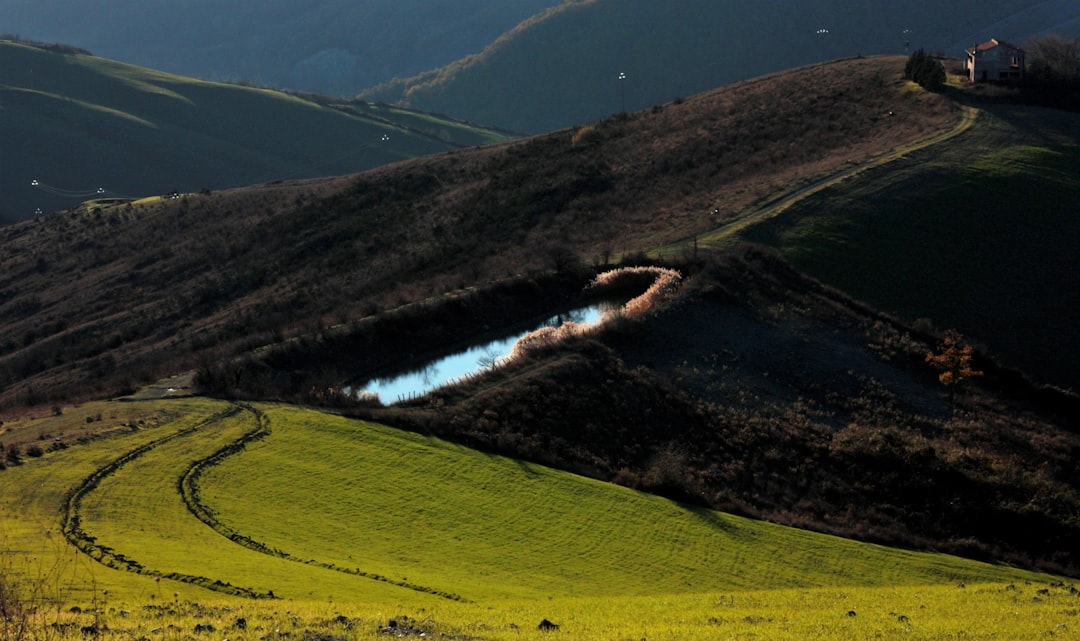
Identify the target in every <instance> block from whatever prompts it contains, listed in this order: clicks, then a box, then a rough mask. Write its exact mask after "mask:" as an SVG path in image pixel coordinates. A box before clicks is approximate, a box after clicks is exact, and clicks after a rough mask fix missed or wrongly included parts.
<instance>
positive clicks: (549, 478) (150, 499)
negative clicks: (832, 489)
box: [0, 399, 1080, 639]
mask: <svg viewBox="0 0 1080 641" xmlns="http://www.w3.org/2000/svg"><path fill="white" fill-rule="evenodd" d="M84 414H85V415H87V416H93V415H95V414H100V415H101V416H102V420H101V421H100V422H95V423H93V425H95V426H102V427H99V428H98V429H99V430H102V432H103V433H104V434H105V435H104V436H101V437H100V438H97V439H91V440H89V442H87V443H85V444H79V445H73V446H71V447H69V448H67V449H64V450H60V451H55V452H49V453H48V454H46V455H45V456H43V457H41V458H27V459H26V461H27V462H26V463H25V464H23V465H21V466H16V467H11V468H9V469H8V470H6V471H4V472H2V473H0V509H2V512H0V514H2V517H0V519H2V520H0V533H2V534H0V544H2V546H3V548H4V550H5V554H4V555H3V557H2V559H3V566H2V567H3V570H4V575H5V576H6V577H9V578H11V579H13V580H15V581H17V582H18V583H19V584H20V585H21V586H22V588H23V590H25V591H26V595H27V599H28V600H29V601H31V602H34V603H38V604H40V605H41V606H42V608H41V609H39V610H38V611H37V612H36V613H34V614H32V615H31V616H30V617H29V620H30V622H31V623H33V624H34V626H35V627H34V629H35V630H37V631H38V633H39V634H38V636H27V637H24V638H42V639H45V638H78V637H79V635H80V630H81V628H82V627H84V626H89V625H93V624H94V623H95V622H96V623H97V624H98V625H99V626H107V628H108V630H109V633H108V635H105V636H104V638H115V639H121V638H123V639H129V638H140V636H145V637H146V638H151V639H154V638H166V639H173V638H175V639H181V638H188V636H187V635H188V634H189V633H191V631H192V630H193V629H194V626H195V625H197V624H199V623H209V624H211V625H213V626H214V627H215V629H216V630H217V631H218V632H221V633H225V634H226V637H228V638H270V639H275V638H281V639H284V638H290V637H286V636H285V633H289V634H291V635H292V637H291V638H296V637H299V638H305V637H304V636H302V635H305V634H307V635H308V638H311V637H312V636H314V635H317V634H323V635H336V636H334V638H342V639H354V638H357V639H359V638H375V637H377V636H379V633H378V629H379V627H380V626H386V625H387V624H388V622H389V621H390V620H391V619H394V620H397V621H399V622H400V623H399V627H401V628H405V627H409V626H412V627H415V628H416V630H426V631H428V632H431V633H434V634H444V635H455V636H458V638H485V639H487V638H490V639H511V638H513V639H519V638H542V637H543V636H544V633H542V632H540V631H538V630H537V629H536V626H537V624H538V623H539V622H540V621H541V620H542V619H544V618H547V619H549V620H551V621H553V622H555V623H558V624H559V625H560V626H561V630H560V632H566V633H568V634H569V635H572V637H573V638H580V639H627V638H634V639H637V638H649V639H665V638H669V639H678V638H687V637H689V636H693V637H697V638H770V639H788V638H790V639H802V638H809V637H813V638H825V639H829V638H836V639H845V638H915V639H955V638H972V639H977V638H999V639H1000V638H1017V639H1019V638H1033V637H1034V636H1037V635H1044V634H1047V633H1051V632H1055V633H1056V634H1058V635H1062V634H1065V633H1067V632H1069V631H1070V628H1071V627H1073V626H1074V624H1080V623H1078V622H1077V619H1076V616H1077V613H1078V612H1080V597H1078V596H1077V595H1076V594H1075V591H1073V592H1070V591H1069V588H1068V586H1063V585H1060V584H1059V585H1057V586H1052V585H1051V584H1052V583H1053V582H1054V581H1055V578H1054V577H1050V576H1046V575H1040V574H1037V573H1031V572H1025V571H1020V570H1016V569H1012V568H1007V567H1001V566H994V565H987V564H982V563H976V562H972V561H967V560H963V559H959V558H955V557H948V556H943V555H936V554H930V553H925V552H914V551H907V550H896V549H889V548H884V547H880V546H874V545H867V544H861V543H856V542H852V541H847V540H843V539H838V538H834V537H828V536H822V535H818V534H813V533H809V532H806V531H801V530H795V529H790V528H783V527H779V526H775V525H771V524H768V523H763V522H757V521H752V520H748V519H743V518H737V517H733V516H729V515H725V514H721V513H717V512H711V511H707V510H701V509H697V508H689V507H686V506H683V505H680V504H677V503H673V502H671V501H668V500H666V499H662V498H658V497H655V496H650V495H645V494H641V493H638V492H634V491H631V490H627V489H625V488H620V487H617V486H612V485H608V484H604V483H599V482H596V481H591V480H587V479H583V478H580V477H576V476H573V475H571V474H567V473H563V472H558V471H554V470H551V469H548V468H544V467H541V466H537V465H532V464H526V463H521V462H518V461H514V460H510V459H505V458H502V457H497V456H492V455H487V454H484V453H481V452H477V451H474V450H469V449H467V448H464V447H461V446H457V445H452V444H449V443H446V442H443V441H440V440H438V439H434V438H428V437H424V436H421V435H417V434H412V433H407V432H401V431H398V430H394V429H391V428H387V427H384V426H380V425H375V424H370V423H364V422H359V421H354V420H348V419H343V418H341V417H337V416H333V415H328V414H323V413H319V412H316V411H312V410H305V409H301V408H296V407H290V406H273V405H260V406H257V407H253V408H249V407H246V406H245V407H230V406H229V404H227V403H224V402H218V401H210V400H204V399H177V400H161V401H153V402H133V403H100V404H93V405H90V406H86V407H82V408H77V409H74V410H68V411H66V412H65V413H64V414H63V415H62V416H51V417H47V418H38V419H36V420H33V421H30V420H28V419H24V420H21V421H17V422H14V423H11V422H9V424H8V425H7V427H6V429H8V430H9V432H8V434H7V435H5V440H9V437H10V435H11V434H15V433H18V434H34V435H38V436H39V437H40V436H44V435H54V434H57V435H62V436H61V438H63V439H65V440H67V439H69V438H77V437H78V436H80V435H82V433H83V432H84V431H85V430H86V429H87V428H86V427H85V426H86V425H88V424H89V423H83V415H84ZM260 416H261V417H262V420H264V421H268V423H265V422H264V423H260ZM117 423H122V424H123V426H120V427H119V428H118V429H112V428H111V426H114V425H116V424H117ZM131 425H134V426H135V427H130V426H131ZM264 425H268V426H269V433H268V434H265V433H262V434H261V436H260V437H257V438H254V439H252V440H249V441H247V442H246V444H245V446H244V447H243V448H242V449H236V448H234V449H233V450H224V452H225V454H224V455H219V456H214V454H215V453H216V452H218V453H220V452H222V451H223V449H222V448H227V447H228V446H229V445H230V444H232V443H236V442H237V440H238V439H241V438H242V437H244V435H245V434H247V435H251V434H256V433H259V432H260V429H261V426H264ZM31 429H32V430H35V431H33V432H31ZM118 461H119V462H120V463H118ZM200 461H204V462H206V461H208V464H207V465H205V466H200V465H199V462H200ZM193 469H194V470H197V474H196V477H197V478H196V479H195V482H194V488H195V490H194V494H192V492H191V491H190V489H191V486H189V490H188V491H187V492H185V493H183V494H182V493H181V490H180V487H181V483H180V479H181V478H183V477H184V476H185V475H186V474H187V475H190V474H191V472H192V470H193ZM102 470H104V471H105V473H101V471H102ZM96 471H97V476H95V472H96ZM88 478H95V479H96V481H95V482H94V483H92V484H90V487H89V488H88V487H87V483H86V479H88ZM78 488H82V491H78ZM73 490H76V491H75V492H74V493H73V492H72V491H73ZM72 496H75V497H76V498H75V499H72ZM185 497H186V498H187V500H188V501H189V502H191V501H192V498H193V497H194V500H195V501H196V502H197V505H198V506H199V508H200V510H201V511H202V514H203V517H204V518H206V519H208V520H209V521H210V522H211V524H212V525H214V528H211V527H209V526H208V525H207V524H206V523H204V522H202V521H200V520H199V519H197V518H196V516H195V515H194V514H193V513H192V511H191V510H189V506H187V505H185ZM65 504H66V505H68V509H69V511H71V510H74V511H75V512H76V513H77V514H78V517H79V519H78V524H79V527H80V528H81V532H82V535H83V536H84V537H86V540H89V541H91V546H90V547H91V554H93V555H95V556H99V557H100V558H101V560H102V561H103V562H98V561H94V560H91V559H90V557H89V556H88V555H87V554H84V553H81V552H77V551H75V549H74V548H73V547H71V546H70V545H69V544H68V543H67V542H66V541H65V539H64V536H63V533H62V528H61V524H62V522H63V521H62V517H63V515H62V513H61V510H60V508H61V506H63V505H65ZM223 532H224V533H227V534H232V535H233V540H230V538H227V537H226V536H223V535H222V533H223ZM237 541H239V543H238V542H237ZM240 543H245V544H243V545H242V544H240ZM84 544H85V541H84ZM107 564H111V565H113V566H114V567H112V568H111V567H108V565H107ZM168 577H179V578H180V579H181V580H173V579H171V578H168ZM200 585H204V586H208V587H209V588H211V589H205V588H203V587H199V586H200ZM233 588H243V589H249V590H251V591H253V592H255V593H261V594H266V593H269V592H271V591H272V592H273V595H274V596H275V597H276V598H274V599H250V598H242V597H237V596H235V595H233V594H230V593H229V592H230V590H231V589H233ZM1040 591H1041V592H1040ZM72 606H78V608H79V609H80V610H82V611H81V612H72V611H71V607H72ZM125 612H126V613H127V614H124V613H125ZM403 616H405V617H410V619H408V620H406V619H403V618H402V617H403ZM239 619H244V621H245V624H246V628H239V627H237V624H236V622H237V620H239ZM406 622H407V623H406ZM52 624H57V625H52ZM65 624H66V625H65ZM50 626H51V627H50ZM58 626H59V627H58ZM1057 626H1065V627H1057ZM154 630H157V632H156V633H154ZM227 630H231V632H228V633H226V632H225V631H227ZM274 630H277V632H274ZM0 632H3V630H0ZM7 633H8V636H9V638H15V637H13V636H12V633H11V629H10V628H9V629H8V630H7ZM62 633H63V634H64V635H67V636H63V635H62ZM275 635H276V636H275ZM462 635H463V636H462ZM226 637H222V638H226ZM1065 638H1068V637H1067V636H1066V637H1065Z"/></svg>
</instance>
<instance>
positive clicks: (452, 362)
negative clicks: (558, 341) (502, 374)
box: [352, 303, 620, 405]
mask: <svg viewBox="0 0 1080 641" xmlns="http://www.w3.org/2000/svg"><path fill="white" fill-rule="evenodd" d="M619 307H620V304H619V303H598V304H595V305H591V306H588V307H582V308H579V309H575V310H571V311H568V312H563V313H561V314H556V315H554V316H552V317H550V318H547V319H545V320H544V321H543V322H540V323H536V324H534V325H532V326H530V327H527V328H525V329H522V330H520V331H517V332H514V333H512V334H509V335H506V336H504V337H502V338H498V339H495V340H491V341H488V342H485V343H481V344H477V345H474V346H472V347H469V348H467V349H464V350H461V351H458V352H455V353H453V354H448V355H446V356H442V357H440V358H437V359H435V360H433V361H431V362H429V363H427V364H426V365H424V366H422V367H420V368H418V369H414V370H411V371H408V372H404V373H402V374H398V375H395V376H391V377H387V378H377V379H374V380H371V381H368V382H367V383H364V384H362V385H357V386H355V387H353V388H352V389H357V390H362V391H360V394H376V395H378V398H379V400H380V401H382V402H383V403H384V404H386V405H390V404H392V403H398V402H400V401H403V400H406V399H410V398H415V397H418V396H423V395H424V394H427V393H428V392H430V391H432V390H434V389H437V388H439V387H442V386H444V385H447V384H449V383H453V382H455V381H457V380H459V379H462V378H464V377H467V376H470V375H473V374H478V373H480V372H481V371H483V370H485V369H490V368H492V367H495V366H497V365H498V362H499V360H500V359H504V358H505V357H506V356H508V355H509V354H510V351H511V350H512V349H513V348H514V344H515V343H516V342H517V341H518V339H519V338H521V337H522V336H525V335H526V334H529V333H532V332H534V331H536V330H538V329H540V328H542V327H559V326H561V325H563V324H564V323H567V322H571V321H572V322H574V323H577V324H579V325H591V324H595V323H598V322H600V319H601V317H602V316H603V315H604V313H605V312H609V311H613V310H616V309H618V308H619Z"/></svg>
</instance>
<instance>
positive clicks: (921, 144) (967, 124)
mask: <svg viewBox="0 0 1080 641" xmlns="http://www.w3.org/2000/svg"><path fill="white" fill-rule="evenodd" d="M978 115H979V110H978V109H976V108H974V107H971V106H969V105H960V120H959V121H958V122H957V123H956V124H955V125H953V126H952V127H951V128H949V129H947V130H945V131H943V132H940V133H938V134H935V135H933V136H930V137H928V138H924V139H922V140H918V141H916V142H913V143H910V144H907V145H902V146H899V147H894V148H892V149H890V150H889V151H887V152H883V153H880V154H878V155H876V156H873V157H871V158H869V159H867V160H864V161H862V162H860V163H858V164H856V165H854V166H852V167H848V168H847V169H844V170H842V171H839V172H837V173H834V174H830V175H828V176H826V177H824V178H821V179H819V180H816V181H814V182H812V183H810V184H809V185H804V186H802V187H799V188H797V189H795V190H793V191H790V192H786V193H783V194H780V195H779V196H777V197H776V198H774V199H772V200H770V201H769V202H767V203H765V204H764V205H762V206H760V207H758V208H756V209H753V210H750V211H749V212H747V213H745V214H743V215H740V216H738V217H737V218H736V219H735V220H732V221H730V222H728V223H725V224H724V225H722V226H720V227H717V228H716V229H713V230H711V231H708V232H705V233H704V234H701V235H699V236H698V237H697V247H698V248H699V249H718V248H721V247H724V246H726V245H728V244H730V243H732V242H734V240H735V237H736V235H737V234H739V233H740V232H742V231H743V230H745V229H747V228H748V227H751V226H753V225H755V224H757V223H759V222H761V221H763V220H766V219H768V218H772V217H774V216H777V215H779V214H781V213H783V212H784V211H785V210H787V209H788V208H789V207H791V206H792V205H794V204H795V203H797V202H799V201H801V200H803V199H804V198H807V197H809V196H812V195H814V194H816V193H818V192H820V191H822V190H824V189H827V188H829V187H832V186H833V185H836V184H838V183H840V182H842V181H844V180H847V179H848V178H851V177H852V176H856V175H858V174H861V173H862V172H864V171H866V170H868V169H872V168H875V167H880V166H882V165H885V164H888V163H890V162H893V161H894V160H898V159H900V158H903V157H904V156H907V155H908V154H911V153H913V152H915V151H918V150H920V149H925V148H927V147H931V146H933V145H937V144H939V143H943V142H945V141H947V140H951V139H953V138H955V137H957V136H959V135H960V134H962V133H964V132H965V131H967V130H969V129H971V127H972V126H973V125H974V124H975V120H976V118H977V117H978ZM693 242H694V240H693V239H688V240H684V241H681V242H679V243H676V244H674V245H671V246H669V247H665V248H663V250H662V252H663V253H665V254H667V253H670V252H671V250H673V249H675V250H683V249H685V248H686V247H688V246H689V245H690V244H691V243H693Z"/></svg>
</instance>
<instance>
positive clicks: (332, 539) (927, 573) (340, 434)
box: [116, 407, 1033, 600]
mask: <svg viewBox="0 0 1080 641" xmlns="http://www.w3.org/2000/svg"><path fill="white" fill-rule="evenodd" d="M267 416H268V417H269V420H270V425H271V430H272V432H271V434H270V436H269V437H268V438H266V439H264V440H262V441H260V442H258V443H254V444H252V445H249V446H248V447H247V448H246V449H245V450H244V451H243V452H242V453H239V454H237V455H236V456H233V457H230V458H227V459H224V460H223V461H222V462H221V464H220V465H218V466H217V467H214V468H212V469H210V470H208V471H207V472H206V473H205V475H204V476H203V479H202V482H201V484H202V499H203V502H204V503H205V504H206V506H207V507H209V508H210V509H211V510H212V511H213V513H214V514H216V515H217V517H218V518H219V519H220V520H221V521H222V522H223V523H224V524H225V525H227V526H228V527H229V528H231V529H232V530H233V531H236V532H239V533H242V534H244V535H245V536H247V537H250V538H251V539H252V540H254V541H257V542H259V543H261V544H264V545H266V546H268V547H270V548H273V549H278V550H281V551H282V552H284V553H287V554H289V555H290V556H291V557H293V558H296V559H304V560H308V561H315V562H320V563H326V564H332V565H334V566H339V567H346V568H350V567H355V568H359V569H361V570H363V571H367V572H372V573H376V574H378V575H382V576H387V577H391V578H394V579H397V580H401V581H406V580H407V581H408V582H409V583H415V584H420V585H423V586H426V587H430V588H434V589H437V590H440V591H445V592H452V593H455V594H458V595H460V596H462V597H463V598H465V599H469V600H484V599H491V598H499V597H512V596H522V597H547V596H566V595H575V596H578V595H580V596H586V595H592V596H597V595H650V594H673V593H690V592H712V591H716V590H728V589H768V588H790V587H799V586H806V587H809V586H829V585H837V586H884V585H918V584H936V583H955V582H958V581H969V582H972V581H1010V580H1016V579H1018V578H1030V577H1032V576H1033V575H1027V574H1024V573H1017V572H1015V571H1014V570H1011V569H1008V568H1002V567H995V566H989V565H983V564H978V563H973V562H970V561H966V560H961V559H957V558H954V557H947V556H940V555H933V554H925V553H916V552H908V551H902V550H894V549H887V548H883V547H878V546H872V545H865V544H860V543H854V542H851V541H847V540H843V539H837V538H831V537H825V536H821V535H817V534H812V533H809V532H805V531H800V530H794V529H790V528H782V527H778V526H774V525H771V524H768V523H763V522H757V521H751V520H748V519H742V518H736V517H733V516H729V515H725V514H720V513H717V512H711V511H706V510H699V509H695V508H689V507H686V506H683V505H679V504H676V503H673V502H671V501H668V500H666V499H662V498H658V497H655V496H651V495H646V494H641V493H637V492H633V491H630V490H627V489H624V488H620V487H616V486H612V485H609V484H604V483H599V482H595V481H591V480H587V479H583V478H581V477H577V476H574V475H570V474H566V473H563V472H557V471H554V470H551V469H548V468H544V467H541V466H537V465H531V464H527V463H522V462H519V461H514V460H510V459H504V458H500V457H495V456H490V455H486V454H483V453H480V452H476V451H473V450H469V449H466V448H463V447H461V446H456V445H450V444H447V443H445V442H442V441H439V440H436V439H432V438H426V437H423V436H419V435H415V434H410V433H405V432H401V431H397V430H393V429H389V428H386V427H381V426H378V425H373V424H367V423H361V422H356V421H352V420H346V419H342V418H337V417H334V416H329V415H325V414H320V413H317V412H312V411H308V410H300V409H295V408H289V407H272V408H268V409H267ZM116 536H118V537H122V536H123V535H122V534H121V533H119V532H117V533H116Z"/></svg>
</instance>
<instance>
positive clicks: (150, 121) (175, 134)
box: [0, 41, 503, 218]
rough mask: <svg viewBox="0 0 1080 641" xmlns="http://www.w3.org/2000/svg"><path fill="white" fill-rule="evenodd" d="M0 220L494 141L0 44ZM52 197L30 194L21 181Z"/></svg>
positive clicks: (364, 109) (438, 126)
mask: <svg viewBox="0 0 1080 641" xmlns="http://www.w3.org/2000/svg"><path fill="white" fill-rule="evenodd" d="M0 113H2V114H3V117H2V118H0V148H2V149H3V150H4V156H5V167H4V172H3V176H2V177H0V189H2V190H3V193H4V202H3V203H2V204H0V213H3V214H6V215H8V216H11V217H14V218H28V217H30V216H31V215H32V214H33V212H34V209H35V208H36V207H41V208H43V209H44V210H45V211H50V210H53V209H59V208H66V207H71V206H74V205H77V204H78V202H79V201H78V199H77V198H75V197H72V198H68V199H65V198H63V197H61V196H66V195H68V194H69V193H72V192H73V193H81V192H82V191H86V190H94V189H97V188H99V187H101V188H104V189H106V190H108V192H109V193H110V194H120V195H126V196H144V195H148V194H158V193H165V192H167V191H171V190H180V191H185V192H191V191H198V190H199V189H200V188H202V187H209V188H215V189H216V188H223V187H233V186H239V185H246V184H251V183H257V182H264V181H268V180H273V179H287V178H302V177H314V176H327V175H335V174H343V173H350V172H355V171H361V170H363V169H368V168H371V167H376V166H379V165H383V164H386V163H388V162H393V161H395V160H400V159H403V158H409V157H413V156H418V155H424V154H430V153H436V152H440V151H446V150H449V149H454V148H457V147H460V146H465V145H477V144H483V143H487V142H492V141H495V140H501V139H503V136H502V135H500V134H496V133H494V132H491V131H487V130H483V129H480V128H477V127H473V126H470V125H465V124H463V123H459V122H453V121H449V120H446V119H440V118H436V117H433V116H429V115H426V114H418V113H414V112H408V111H403V110H400V109H394V108H391V107H387V106H376V105H367V104H366V103H346V104H336V105H335V104H333V103H331V102H330V101H329V100H327V101H320V102H316V101H314V100H307V99H302V98H300V97H297V96H294V95H289V94H285V93H282V92H278V91H268V90H262V89H257V88H252V87H242V86H236V85H227V84H221V83H211V82H204V81H200V80H195V79H191V78H185V77H181V76H176V75H172V74H167V73H162V72H158V71H154V70H151V69H145V68H142V67H136V66H132V65H128V64H124V63H119V62H115V61H111V60H107V59H104V58H98V57H95V56H88V55H83V54H62V53H58V52H54V51H47V50H44V49H40V48H36V47H32V46H28V45H24V44H16V43H13V42H8V41H0ZM33 180H38V181H40V183H41V184H43V185H46V186H48V187H50V188H53V189H54V190H56V191H59V192H63V193H62V194H57V193H56V191H47V190H43V189H32V188H31V182H32V181H33Z"/></svg>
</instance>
